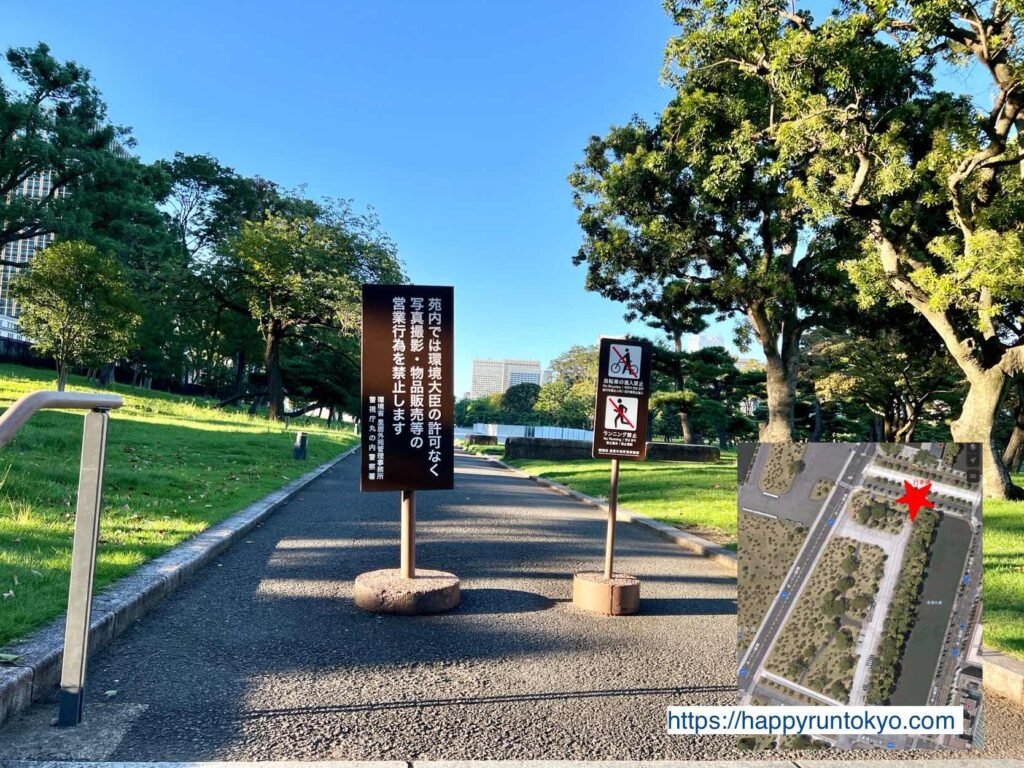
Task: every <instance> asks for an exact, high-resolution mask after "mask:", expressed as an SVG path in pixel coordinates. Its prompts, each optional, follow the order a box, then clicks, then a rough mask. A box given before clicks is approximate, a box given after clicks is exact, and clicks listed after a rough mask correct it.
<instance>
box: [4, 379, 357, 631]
mask: <svg viewBox="0 0 1024 768" xmlns="http://www.w3.org/2000/svg"><path fill="white" fill-rule="evenodd" d="M53 386H54V376H53V374H52V373H50V372H48V371H41V370H36V369H32V368H24V367H20V366H14V365H0V406H2V407H6V406H7V405H9V404H10V403H11V402H12V401H13V400H15V399H17V398H18V397H20V396H22V395H24V394H26V393H28V392H32V391H34V390H38V389H52V388H53ZM68 389H69V390H89V389H93V390H95V389H97V388H95V387H89V386H87V384H86V381H85V380H84V379H81V378H75V377H72V379H71V381H70V383H69V386H68ZM102 391H108V392H109V391H113V392H116V393H118V394H120V395H122V397H123V398H124V401H125V405H124V406H123V407H122V408H121V409H120V410H117V411H113V412H112V413H111V417H110V428H109V432H108V435H107V469H106V477H105V494H104V506H103V512H102V517H101V529H100V546H99V556H98V559H97V563H96V586H97V588H102V587H103V586H105V585H107V584H110V583H111V582H113V581H115V580H116V579H118V578H121V577H122V576H125V575H126V574H128V573H130V572H131V571H132V570H134V569H135V568H136V567H138V566H139V565H141V564H142V563H144V562H145V561H147V560H149V559H151V558H153V557H156V556H157V555H159V554H161V553H163V552H165V551H166V550H168V549H170V548H171V547H173V546H174V545H175V544H178V543H180V542H181V541H182V540H184V539H187V538H189V537H191V536H194V535H195V534H197V533H199V532H200V531H202V530H203V529H204V528H206V527H208V526H209V525H211V524H213V523H216V522H217V521H219V520H222V519H223V518H225V517H228V516H229V515H231V514H233V513H235V512H237V511H238V510H240V509H242V508H243V507H245V506H246V505H247V504H249V503H251V502H253V501H255V500H257V499H259V498H261V497H263V496H265V495H266V494H267V493H269V492H271V491H273V490H275V489H276V488H279V487H281V486H282V485H284V484H285V483H287V482H288V481H290V480H293V479H295V478H296V477H298V476H299V475H302V474H304V473H305V472H308V471H309V470H310V469H312V468H314V467H315V466H317V465H318V464H321V463H322V462H324V461H327V460H328V459H330V458H331V457H333V456H336V455H337V454H339V453H341V452H342V451H344V450H345V449H346V448H348V447H350V446H351V445H353V444H354V443H355V441H356V438H355V436H354V435H353V434H352V433H351V432H350V431H347V430H342V429H327V428H326V427H324V426H321V425H319V424H317V423H316V421H315V420H314V421H313V422H312V423H310V424H308V425H301V426H300V425H298V424H297V423H296V424H294V425H293V426H292V428H291V431H290V430H289V429H288V428H286V427H285V426H283V425H281V424H271V423H269V422H268V421H267V420H266V419H265V418H262V419H261V418H254V417H250V416H248V415H247V414H246V413H244V412H243V411H240V410H215V409H213V408H212V407H210V406H211V402H210V401H204V400H201V399H195V398H193V399H190V398H182V397H177V396H173V395H168V394H165V393H160V392H147V391H145V390H142V389H138V388H133V387H126V386H120V385H115V386H113V387H110V388H109V389H106V390H102ZM300 428H301V429H303V430H305V431H306V432H308V433H309V435H310V436H309V446H308V456H309V458H308V459H307V460H306V461H294V460H293V459H292V456H291V446H292V443H293V441H294V435H293V432H294V430H296V429H300ZM81 439H82V412H81V411H79V412H72V411H41V412H39V413H37V414H36V415H35V416H33V417H32V418H31V419H30V420H29V422H28V423H27V424H26V425H25V426H24V427H22V429H21V431H20V432H19V433H18V436H17V437H16V438H15V439H14V440H13V441H12V442H11V443H10V444H8V445H7V446H6V447H4V448H3V449H0V646H2V645H4V644H5V643H8V642H10V641H11V640H14V639H15V638H17V637H20V636H22V635H24V634H25V633H27V632H29V631H30V630H32V629H34V628H36V627H38V626H39V625H40V624H42V623H44V622H46V621H47V620H49V619H51V618H53V617H54V616H56V615H58V614H60V613H61V612H62V611H63V610H64V609H65V607H66V604H67V589H68V570H69V567H70V561H71V539H72V532H73V526H74V509H75V499H76V489H77V486H78V462H79V453H80V451H81Z"/></svg>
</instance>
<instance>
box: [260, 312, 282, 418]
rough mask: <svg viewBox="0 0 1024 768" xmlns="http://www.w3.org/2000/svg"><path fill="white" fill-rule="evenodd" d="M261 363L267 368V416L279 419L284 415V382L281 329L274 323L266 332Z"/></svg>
mask: <svg viewBox="0 0 1024 768" xmlns="http://www.w3.org/2000/svg"><path fill="white" fill-rule="evenodd" d="M263 364H264V366H266V369H267V406H268V416H269V418H270V420H271V421H280V420H281V419H282V417H283V416H284V384H283V382H282V380H281V329H280V326H278V325H276V324H274V325H273V326H271V328H270V329H269V331H268V332H267V338H266V344H265V346H264V350H263Z"/></svg>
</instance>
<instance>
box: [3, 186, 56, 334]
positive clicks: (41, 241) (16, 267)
mask: <svg viewBox="0 0 1024 768" xmlns="http://www.w3.org/2000/svg"><path fill="white" fill-rule="evenodd" d="M51 189H53V174H52V173H51V172H50V171H43V172H42V173H37V174H35V175H33V176H29V177H28V178H27V179H25V180H24V181H23V182H22V183H21V186H20V187H18V189H16V190H15V191H13V192H11V193H10V194H12V195H23V196H25V197H29V198H32V199H35V200H41V199H43V198H44V197H46V196H47V195H49V194H50V190H51ZM63 194H64V189H63V188H61V189H59V190H57V195H58V196H62V195H63ZM52 242H53V234H52V233H49V232H48V233H45V234H42V235H36V236H35V237H28V238H25V239H24V240H16V241H15V242H13V243H5V244H4V246H3V250H2V251H0V254H2V257H3V260H4V263H3V264H2V265H0V338H4V339H13V340H15V341H22V342H23V341H27V339H25V337H24V336H22V335H21V333H20V332H19V331H18V315H19V314H20V313H19V310H18V303H17V302H16V301H15V300H14V297H13V296H12V295H11V280H12V279H13V278H14V276H15V275H16V274H18V273H19V272H21V271H22V270H23V269H24V268H25V267H26V266H27V265H28V263H29V262H30V261H32V257H33V256H35V255H36V251H38V250H40V249H42V248H45V247H46V246H47V245H49V244H50V243H52Z"/></svg>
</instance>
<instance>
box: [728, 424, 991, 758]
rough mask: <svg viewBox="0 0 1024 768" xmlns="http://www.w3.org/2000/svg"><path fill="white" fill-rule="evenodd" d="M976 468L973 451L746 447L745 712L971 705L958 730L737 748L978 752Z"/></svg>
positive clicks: (752, 742)
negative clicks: (756, 707) (757, 708)
mask: <svg viewBox="0 0 1024 768" xmlns="http://www.w3.org/2000/svg"><path fill="white" fill-rule="evenodd" d="M980 456H981V454H980V446H978V445H977V444H975V443H965V444H953V443H919V444H903V445H901V444H894V443H885V444H875V443H808V444H784V443H762V444H754V443H746V444H743V445H741V446H740V451H739V549H738V555H739V583H738V590H739V599H738V613H739V617H738V618H739V638H738V640H739V688H740V703H741V704H775V705H778V704H792V705H801V706H808V705H812V706H814V705H816V706H842V705H863V704H875V705H881V704H894V705H915V706H929V705H930V706H940V705H962V706H963V707H964V727H965V732H964V733H963V734H961V735H958V736H949V735H945V736H880V737H872V736H834V735H833V736H830V735H828V734H822V735H820V736H814V737H812V738H808V737H770V736H760V737H752V738H746V739H744V740H741V741H742V742H745V743H744V746H746V747H748V748H754V749H759V748H793V747H807V746H818V747H839V748H851V747H863V748H869V747H871V748H877V747H883V748H886V747H887V748H896V749H899V748H911V749H956V748H966V747H971V746H980V742H981V708H982V702H981V658H980V655H979V654H980V649H981V471H980V467H981V458H980Z"/></svg>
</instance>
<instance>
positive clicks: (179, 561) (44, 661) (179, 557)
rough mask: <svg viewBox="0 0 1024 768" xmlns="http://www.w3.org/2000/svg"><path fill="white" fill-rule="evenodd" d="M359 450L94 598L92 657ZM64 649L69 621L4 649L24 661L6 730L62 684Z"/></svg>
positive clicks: (1, 682) (18, 667)
mask: <svg viewBox="0 0 1024 768" xmlns="http://www.w3.org/2000/svg"><path fill="white" fill-rule="evenodd" d="M358 449H359V446H358V445H356V446H355V447H353V448H350V449H349V450H347V451H345V452H344V453H342V454H341V455H339V456H335V457H334V458H333V459H331V460H330V461H327V462H325V463H323V464H321V465H320V466H319V467H317V468H316V469H314V470H311V471H310V472H307V473H306V474H304V475H302V476H301V477H298V478H296V479H295V480H292V481H291V482H290V483H288V484H287V485H284V486H282V487H281V488H278V489H277V490H276V491H274V492H273V493H270V494H268V495H267V496H264V497H263V498H262V499H260V500H259V501H256V502H253V503H252V504H250V505H249V506H247V507H245V508H244V509H242V510H241V511H240V512H236V513H235V514H234V515H232V516H231V517H228V518H226V519H224V520H221V521H220V522H219V523H217V524H215V525H213V526H211V527H209V528H207V529H206V530H205V531H202V532H201V533H198V534H196V535H195V536H193V537H192V538H191V539H188V540H187V541H184V542H182V543H181V544H179V545H177V546H176V547H174V548H172V549H170V550H168V551H167V552H165V553H164V554H162V555H160V556H159V557H156V558H154V559H152V560H150V561H149V562H148V563H144V564H142V565H141V566H139V568H138V569H137V570H136V571H135V572H134V573H132V574H130V575H128V576H126V577H124V578H123V579H120V580H119V581H117V582H115V583H114V584H112V585H111V586H109V587H108V588H107V589H104V590H103V591H102V592H100V593H99V594H97V595H94V596H93V601H92V620H91V623H90V626H89V655H90V656H91V655H92V654H94V653H95V652H96V651H99V650H100V649H101V648H104V647H105V646H107V645H108V644H109V643H110V641H111V640H113V639H114V638H115V637H117V636H118V635H120V634H121V633H122V632H124V631H125V630H126V629H127V628H128V627H130V626H131V625H132V624H133V623H134V622H136V621H138V620H139V619H140V618H142V616H144V615H145V614H146V613H147V612H149V611H150V610H151V609H152V608H153V607H154V606H156V605H157V604H158V603H159V602H160V601H161V600H163V598H164V597H166V596H167V595H168V594H170V593H171V592H173V591H174V590H175V589H177V588H178V587H180V586H181V585H182V584H183V583H184V582H185V581H186V580H187V579H188V578H189V577H190V576H192V575H193V574H194V573H196V571H198V570H199V569H200V568H202V567H203V566H205V565H206V564H207V563H209V562H210V561H211V560H213V559H214V558H215V557H217V556H218V555H219V554H220V553H222V552H223V551H224V550H225V549H227V548H228V547H229V546H231V544H233V543H234V542H235V541H236V540H237V539H239V538H241V537H242V536H244V535H246V534H247V533H249V532H250V531H251V530H252V529H253V528H255V527H256V526H257V525H258V524H259V523H260V522H261V521H262V520H264V519H265V518H266V517H268V516H269V515H270V514H271V513H273V512H274V511H275V510H276V509H277V507H279V506H280V505H281V504H283V503H284V502H286V501H288V500H289V499H290V498H291V497H292V496H294V495H295V494H296V493H298V492H299V491H301V490H302V489H303V488H305V487H306V486H307V485H309V484H310V483H311V482H313V481H314V480H316V479H317V478H319V477H320V476H321V475H323V474H324V473H325V472H327V471H328V470H330V469H331V468H333V467H334V466H335V465H336V464H338V463H339V462H340V461H342V459H345V458H346V457H348V456H350V455H352V454H353V453H355V452H356V451H357V450H358ZM63 649H64V617H63V616H62V617H60V618H57V619H55V620H54V621H53V622H51V623H50V624H47V625H46V626H44V627H42V628H41V629H38V630H36V631H35V632H33V633H32V634H30V635H29V636H28V637H26V638H25V639H23V640H20V641H16V642H15V643H13V644H11V645H9V646H7V647H6V648H5V649H4V650H5V652H8V653H12V654H16V655H17V656H18V658H17V660H16V661H15V662H14V663H13V664H6V665H0V724H3V723H4V722H5V721H6V720H7V719H8V718H9V717H11V715H14V714H16V713H18V712H20V711H22V710H24V709H26V708H28V707H29V705H31V703H32V702H33V701H37V700H39V699H41V698H44V697H45V696H47V695H49V694H50V693H52V692H53V690H54V689H55V688H56V687H57V686H58V685H59V684H60V673H61V663H62V660H63Z"/></svg>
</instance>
